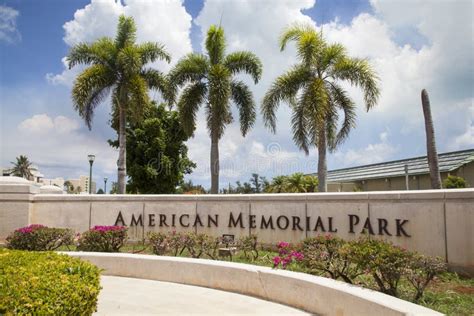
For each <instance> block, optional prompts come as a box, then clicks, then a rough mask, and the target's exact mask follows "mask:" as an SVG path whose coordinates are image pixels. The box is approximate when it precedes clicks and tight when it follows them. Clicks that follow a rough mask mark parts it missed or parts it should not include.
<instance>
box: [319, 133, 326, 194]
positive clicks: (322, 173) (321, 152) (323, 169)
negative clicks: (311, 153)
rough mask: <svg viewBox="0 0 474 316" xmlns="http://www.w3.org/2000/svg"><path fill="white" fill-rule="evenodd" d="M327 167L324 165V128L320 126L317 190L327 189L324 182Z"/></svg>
mask: <svg viewBox="0 0 474 316" xmlns="http://www.w3.org/2000/svg"><path fill="white" fill-rule="evenodd" d="M327 173H328V169H327V165H326V129H325V128H324V127H323V128H321V131H320V134H319V138H318V181H319V183H318V191H319V192H326V191H327V190H328V187H327V184H326V177H327Z"/></svg>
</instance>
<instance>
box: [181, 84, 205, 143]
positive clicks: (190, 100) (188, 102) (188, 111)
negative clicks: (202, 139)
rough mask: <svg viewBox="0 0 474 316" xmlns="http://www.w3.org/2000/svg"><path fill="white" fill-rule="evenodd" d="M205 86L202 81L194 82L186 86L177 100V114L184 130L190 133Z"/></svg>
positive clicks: (203, 98)
mask: <svg viewBox="0 0 474 316" xmlns="http://www.w3.org/2000/svg"><path fill="white" fill-rule="evenodd" d="M207 91H208V89H207V86H206V84H205V83H203V82H195V83H192V84H189V85H188V86H186V87H185V88H184V90H183V93H182V95H181V98H180V99H179V102H178V110H179V116H180V119H181V123H182V125H183V129H184V131H185V132H186V133H187V134H188V135H192V134H193V132H194V129H195V126H196V115H197V112H198V109H199V106H200V105H201V104H202V103H203V102H204V100H205V99H206V94H207Z"/></svg>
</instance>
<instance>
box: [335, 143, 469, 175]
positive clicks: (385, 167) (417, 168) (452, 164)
mask: <svg viewBox="0 0 474 316" xmlns="http://www.w3.org/2000/svg"><path fill="white" fill-rule="evenodd" d="M471 161H474V149H468V150H461V151H455V152H449V153H443V154H438V163H439V171H440V172H450V171H453V170H456V169H458V168H459V167H461V166H462V165H465V164H467V163H469V162H471ZM405 165H408V173H409V174H410V175H419V174H428V173H429V172H430V170H429V167H428V159H427V157H426V156H422V157H416V158H409V159H402V160H395V161H389V162H383V163H377V164H372V165H365V166H358V167H352V168H344V169H337V170H331V171H328V177H327V181H328V182H354V181H361V180H368V179H380V178H393V177H400V176H404V175H405Z"/></svg>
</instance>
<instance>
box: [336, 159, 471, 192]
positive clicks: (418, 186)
mask: <svg viewBox="0 0 474 316" xmlns="http://www.w3.org/2000/svg"><path fill="white" fill-rule="evenodd" d="M448 174H451V175H456V176H459V177H462V178H464V179H465V180H466V181H467V182H468V187H474V161H472V162H470V163H468V164H465V165H463V166H462V167H460V168H459V169H457V170H453V171H451V172H449V173H447V172H444V173H441V181H443V180H444V179H446V178H447V177H448ZM408 186H409V189H410V190H430V189H431V179H430V175H429V174H421V175H409V182H408ZM355 188H359V189H360V190H362V191H400V190H402V191H403V190H406V184H405V176H402V177H393V178H387V179H369V180H364V181H356V182H347V183H340V182H338V183H328V191H329V192H353V191H354V189H355Z"/></svg>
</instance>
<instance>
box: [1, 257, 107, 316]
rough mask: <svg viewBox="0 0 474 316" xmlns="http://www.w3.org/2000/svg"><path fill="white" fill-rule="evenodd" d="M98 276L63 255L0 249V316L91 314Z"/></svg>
mask: <svg viewBox="0 0 474 316" xmlns="http://www.w3.org/2000/svg"><path fill="white" fill-rule="evenodd" d="M99 275H100V270H99V269H98V268H97V267H96V266H94V265H92V264H90V263H88V262H85V261H81V260H79V259H77V258H73V257H69V256H67V255H62V254H57V253H54V252H31V251H18V250H8V249H1V248H0V315H3V314H6V315H91V314H92V313H93V312H94V311H96V306H97V297H98V295H99V291H100V283H99V282H100V279H99Z"/></svg>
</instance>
